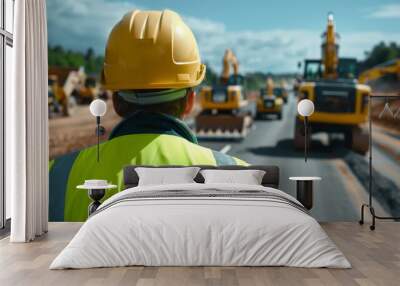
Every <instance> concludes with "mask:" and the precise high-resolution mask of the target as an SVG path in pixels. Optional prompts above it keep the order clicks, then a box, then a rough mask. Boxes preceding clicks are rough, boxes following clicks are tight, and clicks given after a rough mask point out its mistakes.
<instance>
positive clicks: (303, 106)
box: [297, 99, 314, 162]
mask: <svg viewBox="0 0 400 286" xmlns="http://www.w3.org/2000/svg"><path fill="white" fill-rule="evenodd" d="M297 112H298V113H299V114H300V115H301V116H303V118H304V161H305V162H307V146H308V117H309V116H311V115H312V114H313V113H314V103H313V102H312V101H311V100H309V99H303V100H300V102H299V103H298V104H297Z"/></svg>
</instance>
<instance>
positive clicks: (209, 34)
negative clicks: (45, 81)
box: [47, 0, 400, 72]
mask: <svg viewBox="0 0 400 286" xmlns="http://www.w3.org/2000/svg"><path fill="white" fill-rule="evenodd" d="M47 6H48V25H49V42H50V43H51V44H62V45H63V46H65V47H66V48H69V49H74V50H82V51H84V50H86V49H87V48H89V47H93V48H94V49H95V50H96V52H97V53H103V51H104V46H105V42H106V38H107V36H108V33H109V31H110V30H111V28H112V27H113V26H114V24H115V23H116V22H117V21H118V20H119V19H120V18H121V17H122V15H124V14H125V13H126V12H128V11H130V10H132V9H134V8H137V6H136V5H135V4H132V3H131V2H127V1H107V0H79V1H77V0H48V2H47ZM183 18H184V20H185V22H186V23H187V24H188V25H189V26H190V27H191V28H192V30H193V32H194V34H195V36H196V38H197V41H198V44H199V48H200V52H201V55H202V59H203V61H204V62H207V63H208V64H209V66H211V67H212V68H213V69H214V70H216V71H217V72H219V71H220V69H221V61H222V56H223V54H224V50H225V49H226V48H232V49H233V50H234V51H235V53H236V54H237V57H238V59H239V62H240V70H241V72H249V71H263V72H287V71H296V69H297V62H298V61H301V60H303V59H304V58H310V57H311V58H319V57H320V44H321V38H320V34H321V32H322V31H320V30H318V29H317V30H306V29H282V30H279V29H274V30H258V31H252V30H239V31H232V30H229V29H228V28H227V27H226V26H225V24H224V23H222V22H218V21H213V20H209V19H203V18H198V17H193V16H185V15H184V16H183ZM339 32H340V31H339ZM399 38H400V33H385V32H373V31H370V32H357V33H356V32H354V33H342V34H341V39H342V40H341V43H340V44H341V46H340V55H341V56H345V57H357V58H359V59H361V58H362V57H363V55H364V51H366V50H369V49H370V48H371V47H372V46H373V45H374V44H376V43H378V42H379V41H382V40H384V41H395V40H398V39H399Z"/></svg>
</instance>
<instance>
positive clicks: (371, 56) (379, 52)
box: [359, 42, 400, 71]
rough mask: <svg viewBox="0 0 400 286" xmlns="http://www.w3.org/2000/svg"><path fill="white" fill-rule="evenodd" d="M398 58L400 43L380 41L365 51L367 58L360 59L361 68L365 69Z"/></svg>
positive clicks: (399, 55)
mask: <svg viewBox="0 0 400 286" xmlns="http://www.w3.org/2000/svg"><path fill="white" fill-rule="evenodd" d="M396 58H400V44H397V43H395V42H390V43H385V42H380V43H378V44H376V45H375V46H373V47H372V49H371V50H370V51H366V52H365V59H364V60H362V61H360V63H359V68H360V71H364V70H366V69H369V68H372V67H374V66H376V65H379V64H382V63H384V62H387V61H390V60H393V59H396Z"/></svg>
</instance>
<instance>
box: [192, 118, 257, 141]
mask: <svg viewBox="0 0 400 286" xmlns="http://www.w3.org/2000/svg"><path fill="white" fill-rule="evenodd" d="M252 123H253V119H252V117H251V116H249V115H240V116H234V115H222V114H219V115H209V114H204V115H199V116H197V117H196V122H195V124H196V129H195V130H196V136H197V138H199V139H215V140H219V139H227V140H240V139H243V138H244V137H245V136H246V135H247V133H248V132H249V130H250V128H251V126H252Z"/></svg>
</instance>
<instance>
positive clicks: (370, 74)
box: [358, 59, 400, 83]
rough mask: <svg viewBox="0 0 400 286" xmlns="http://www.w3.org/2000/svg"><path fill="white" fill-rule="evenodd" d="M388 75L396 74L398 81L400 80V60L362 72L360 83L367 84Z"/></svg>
mask: <svg viewBox="0 0 400 286" xmlns="http://www.w3.org/2000/svg"><path fill="white" fill-rule="evenodd" d="M387 74H396V75H397V77H398V79H400V59H396V60H393V61H389V62H387V63H384V64H381V65H378V66H375V67H373V68H370V69H368V70H366V71H364V72H362V73H361V74H360V76H359V77H358V81H359V82H360V83H367V82H368V81H372V80H375V79H378V78H381V77H383V76H384V75H387Z"/></svg>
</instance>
